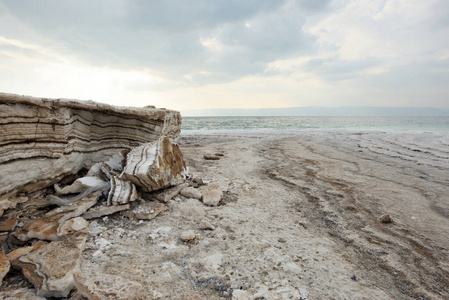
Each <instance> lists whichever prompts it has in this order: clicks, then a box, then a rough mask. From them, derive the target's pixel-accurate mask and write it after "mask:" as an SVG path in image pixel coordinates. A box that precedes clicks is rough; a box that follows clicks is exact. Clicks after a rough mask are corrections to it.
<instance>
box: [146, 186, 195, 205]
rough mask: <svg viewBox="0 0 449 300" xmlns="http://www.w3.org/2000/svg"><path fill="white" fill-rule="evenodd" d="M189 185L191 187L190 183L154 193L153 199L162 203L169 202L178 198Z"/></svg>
mask: <svg viewBox="0 0 449 300" xmlns="http://www.w3.org/2000/svg"><path fill="white" fill-rule="evenodd" d="M188 185H189V184H188V183H182V184H180V185H177V186H174V187H171V188H167V189H164V190H162V191H160V192H157V193H154V194H153V197H154V198H155V199H156V200H159V201H161V202H168V201H170V200H171V199H173V198H174V197H176V196H177V195H178V194H179V192H180V191H181V190H182V189H183V188H186V187H187V186H188Z"/></svg>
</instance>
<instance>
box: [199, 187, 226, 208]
mask: <svg viewBox="0 0 449 300" xmlns="http://www.w3.org/2000/svg"><path fill="white" fill-rule="evenodd" d="M200 190H201V193H202V194H203V203H204V204H206V205H208V206H218V204H219V203H220V201H221V199H222V198H223V191H222V189H221V186H220V184H218V183H216V182H212V183H210V184H209V185H207V186H202V187H201V188H200Z"/></svg>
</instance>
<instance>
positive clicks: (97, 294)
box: [74, 273, 143, 300]
mask: <svg viewBox="0 0 449 300" xmlns="http://www.w3.org/2000/svg"><path fill="white" fill-rule="evenodd" d="M74 279H75V286H76V288H77V289H78V291H79V292H80V293H81V294H82V295H83V296H84V297H87V298H88V299H90V300H100V299H117V300H128V299H129V300H137V299H143V295H142V285H141V284H140V283H138V282H135V281H131V280H128V279H126V278H123V277H121V276H117V275H109V274H96V275H90V276H85V275H82V274H80V273H77V274H75V275H74Z"/></svg>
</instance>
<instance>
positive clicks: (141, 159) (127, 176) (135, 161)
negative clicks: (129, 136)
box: [120, 136, 186, 192]
mask: <svg viewBox="0 0 449 300" xmlns="http://www.w3.org/2000/svg"><path fill="white" fill-rule="evenodd" d="M185 171H186V165H185V162H184V158H183V155H182V152H181V150H180V149H179V146H178V144H175V143H173V142H172V141H171V140H170V139H169V138H168V137H166V136H163V137H160V138H159V139H158V140H157V141H155V142H151V143H146V144H143V145H141V146H139V147H136V148H134V149H133V150H131V152H129V153H128V155H127V162H126V166H125V168H124V170H123V172H122V174H121V175H120V178H121V179H123V180H129V181H131V182H133V183H134V184H135V185H137V186H140V187H141V188H142V189H143V190H144V191H145V192H151V191H155V190H160V189H163V188H166V187H169V186H173V185H178V184H181V183H183V181H184V178H185Z"/></svg>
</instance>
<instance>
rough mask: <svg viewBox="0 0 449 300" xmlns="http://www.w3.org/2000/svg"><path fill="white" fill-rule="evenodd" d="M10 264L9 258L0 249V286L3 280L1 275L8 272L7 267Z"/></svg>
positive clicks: (3, 275)
mask: <svg viewBox="0 0 449 300" xmlns="http://www.w3.org/2000/svg"><path fill="white" fill-rule="evenodd" d="M10 267H11V264H10V263H9V259H8V258H7V257H6V255H5V252H3V251H2V250H0V286H1V284H2V281H3V277H5V275H6V274H7V273H8V272H9V268H10Z"/></svg>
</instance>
